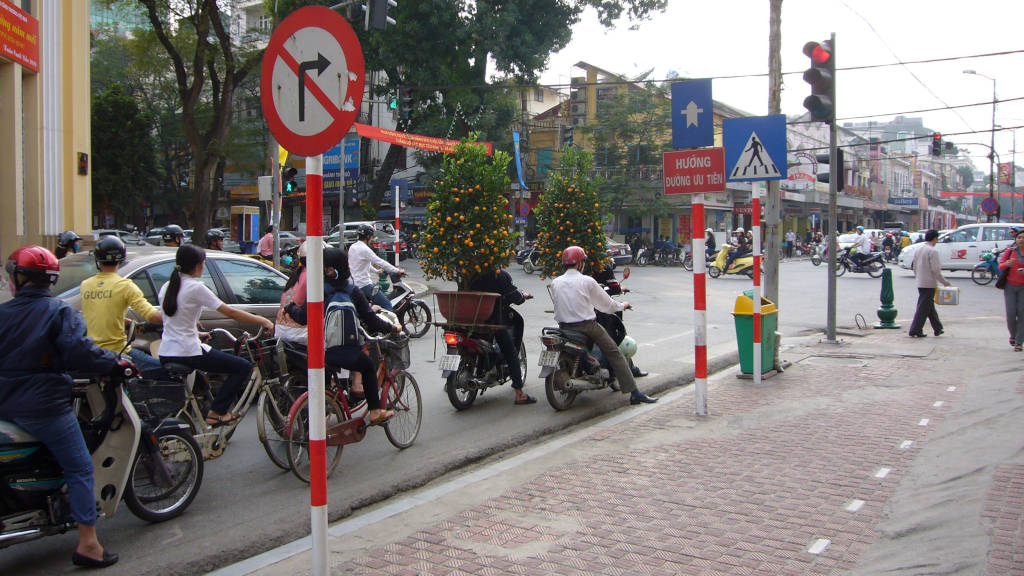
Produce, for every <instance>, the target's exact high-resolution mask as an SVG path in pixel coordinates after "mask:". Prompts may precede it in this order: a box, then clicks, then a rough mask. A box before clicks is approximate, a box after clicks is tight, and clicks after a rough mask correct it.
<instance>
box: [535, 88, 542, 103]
mask: <svg viewBox="0 0 1024 576" xmlns="http://www.w3.org/2000/svg"><path fill="white" fill-rule="evenodd" d="M533 100H534V101H535V102H543V101H544V91H543V90H541V89H540V88H536V89H534V91H533Z"/></svg>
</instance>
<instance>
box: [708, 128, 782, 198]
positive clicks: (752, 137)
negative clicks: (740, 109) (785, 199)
mask: <svg viewBox="0 0 1024 576" xmlns="http://www.w3.org/2000/svg"><path fill="white" fill-rule="evenodd" d="M722 144H723V145H724V147H725V179H726V181H728V182H760V181H763V180H785V179H786V178H787V176H788V173H787V170H786V116H785V115H783V114H773V115H771V116H754V117H749V118H726V119H725V120H723V121H722Z"/></svg>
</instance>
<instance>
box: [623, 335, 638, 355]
mask: <svg viewBox="0 0 1024 576" xmlns="http://www.w3.org/2000/svg"><path fill="white" fill-rule="evenodd" d="M619 351H620V352H622V355H623V356H625V357H626V358H631V357H632V356H633V355H634V354H636V340H634V339H633V337H632V336H626V337H625V338H623V339H622V342H619Z"/></svg>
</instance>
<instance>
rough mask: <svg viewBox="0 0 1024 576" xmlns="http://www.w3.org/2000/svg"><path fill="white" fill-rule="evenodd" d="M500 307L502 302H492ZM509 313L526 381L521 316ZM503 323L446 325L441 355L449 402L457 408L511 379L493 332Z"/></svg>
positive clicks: (521, 368) (465, 406)
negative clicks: (443, 351) (443, 349)
mask: <svg viewBox="0 0 1024 576" xmlns="http://www.w3.org/2000/svg"><path fill="white" fill-rule="evenodd" d="M495 305H496V306H500V305H501V303H500V302H499V303H497V304H495ZM511 312H512V326H513V328H512V337H513V341H514V342H517V343H518V344H519V368H520V370H521V373H522V375H523V380H524V381H525V380H526V364H527V357H526V347H525V346H524V345H523V317H522V316H520V315H519V313H518V312H516V311H515V310H511ZM499 329H501V330H504V329H506V327H503V326H493V327H491V326H489V325H479V324H476V325H458V324H448V325H447V327H446V329H445V333H444V342H445V345H446V346H447V351H446V353H445V355H444V356H442V357H441V362H440V368H441V376H442V377H443V378H444V379H445V385H444V388H445V392H447V393H448V401H449V402H451V404H452V406H454V407H455V409H456V410H460V411H461V410H465V409H467V408H469V407H470V406H472V405H473V402H474V401H475V400H476V397H477V395H478V394H483V392H484V391H485V390H487V389H488V388H493V387H495V386H500V385H501V384H504V383H505V382H510V381H511V380H512V374H511V373H510V372H509V370H508V365H507V364H506V363H505V357H504V355H503V354H502V353H501V348H499V347H498V341H497V339H496V338H495V336H494V334H495V331H497V330H499Z"/></svg>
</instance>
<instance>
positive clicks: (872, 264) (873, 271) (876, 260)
mask: <svg viewBox="0 0 1024 576" xmlns="http://www.w3.org/2000/svg"><path fill="white" fill-rule="evenodd" d="M851 250H853V249H851ZM851 250H844V251H842V252H840V253H839V259H838V260H836V276H842V275H843V274H846V272H847V271H849V272H858V273H866V274H867V275H868V276H871V277H872V278H880V277H881V276H882V270H885V261H884V260H882V253H881V252H872V253H871V254H870V255H868V257H867V258H864V259H863V260H861V261H860V264H856V263H854V261H853V259H851V258H850V256H851Z"/></svg>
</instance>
